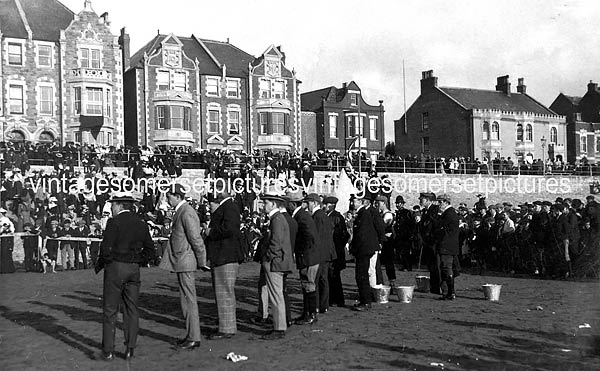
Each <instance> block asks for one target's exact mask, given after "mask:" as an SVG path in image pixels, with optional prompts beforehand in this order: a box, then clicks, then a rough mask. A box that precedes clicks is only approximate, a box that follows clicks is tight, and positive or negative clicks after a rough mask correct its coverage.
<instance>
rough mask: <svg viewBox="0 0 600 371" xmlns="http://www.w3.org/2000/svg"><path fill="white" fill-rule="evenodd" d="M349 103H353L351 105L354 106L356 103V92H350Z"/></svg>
mask: <svg viewBox="0 0 600 371" xmlns="http://www.w3.org/2000/svg"><path fill="white" fill-rule="evenodd" d="M350 104H351V105H353V106H356V105H357V104H358V100H357V97H356V93H351V94H350Z"/></svg>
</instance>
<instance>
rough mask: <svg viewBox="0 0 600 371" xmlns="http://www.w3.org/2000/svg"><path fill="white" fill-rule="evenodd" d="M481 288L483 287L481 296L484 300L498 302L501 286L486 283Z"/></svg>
mask: <svg viewBox="0 0 600 371" xmlns="http://www.w3.org/2000/svg"><path fill="white" fill-rule="evenodd" d="M481 287H483V295H484V296H485V299H486V300H490V301H498V300H500V289H502V285H492V284H489V283H486V284H485V285H482V286H481Z"/></svg>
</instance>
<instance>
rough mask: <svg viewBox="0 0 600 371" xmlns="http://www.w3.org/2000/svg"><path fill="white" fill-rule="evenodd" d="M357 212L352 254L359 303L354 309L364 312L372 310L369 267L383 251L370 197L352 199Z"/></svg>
mask: <svg viewBox="0 0 600 371" xmlns="http://www.w3.org/2000/svg"><path fill="white" fill-rule="evenodd" d="M351 201H352V203H353V204H354V209H355V210H356V216H355V218H354V225H353V228H352V241H351V243H350V253H351V254H352V255H354V257H355V261H356V263H355V264H356V273H355V277H356V285H357V286H358V296H359V303H358V304H357V305H355V306H354V307H353V308H352V309H353V310H356V311H363V310H367V309H370V308H371V298H372V296H371V285H370V284H369V266H370V262H371V260H372V258H373V256H376V254H375V253H376V252H377V251H379V250H380V249H381V245H380V244H379V238H378V233H377V230H376V228H375V222H374V221H373V214H372V213H371V211H369V209H368V206H370V205H371V200H370V199H369V196H363V197H354V198H352V199H351Z"/></svg>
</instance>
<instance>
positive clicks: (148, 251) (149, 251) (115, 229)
mask: <svg viewBox="0 0 600 371" xmlns="http://www.w3.org/2000/svg"><path fill="white" fill-rule="evenodd" d="M153 257H154V242H153V241H152V237H150V231H149V230H148V225H147V224H146V223H144V222H143V221H142V220H141V219H140V218H138V217H137V216H136V215H134V214H133V213H132V212H131V211H124V212H121V213H119V214H117V215H116V216H114V217H112V218H110V219H109V220H108V222H107V223H106V230H105V231H104V233H103V235H102V242H101V243H100V256H99V263H98V267H97V270H98V271H99V270H100V269H102V264H108V263H109V262H111V261H119V262H123V263H145V262H147V261H149V260H150V259H152V258H153Z"/></svg>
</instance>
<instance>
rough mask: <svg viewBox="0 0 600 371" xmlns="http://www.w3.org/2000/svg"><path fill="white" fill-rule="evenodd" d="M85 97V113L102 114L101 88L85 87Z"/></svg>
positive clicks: (91, 114)
mask: <svg viewBox="0 0 600 371" xmlns="http://www.w3.org/2000/svg"><path fill="white" fill-rule="evenodd" d="M86 98H87V100H86V105H85V113H86V115H90V116H100V115H102V102H103V101H102V88H86Z"/></svg>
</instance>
